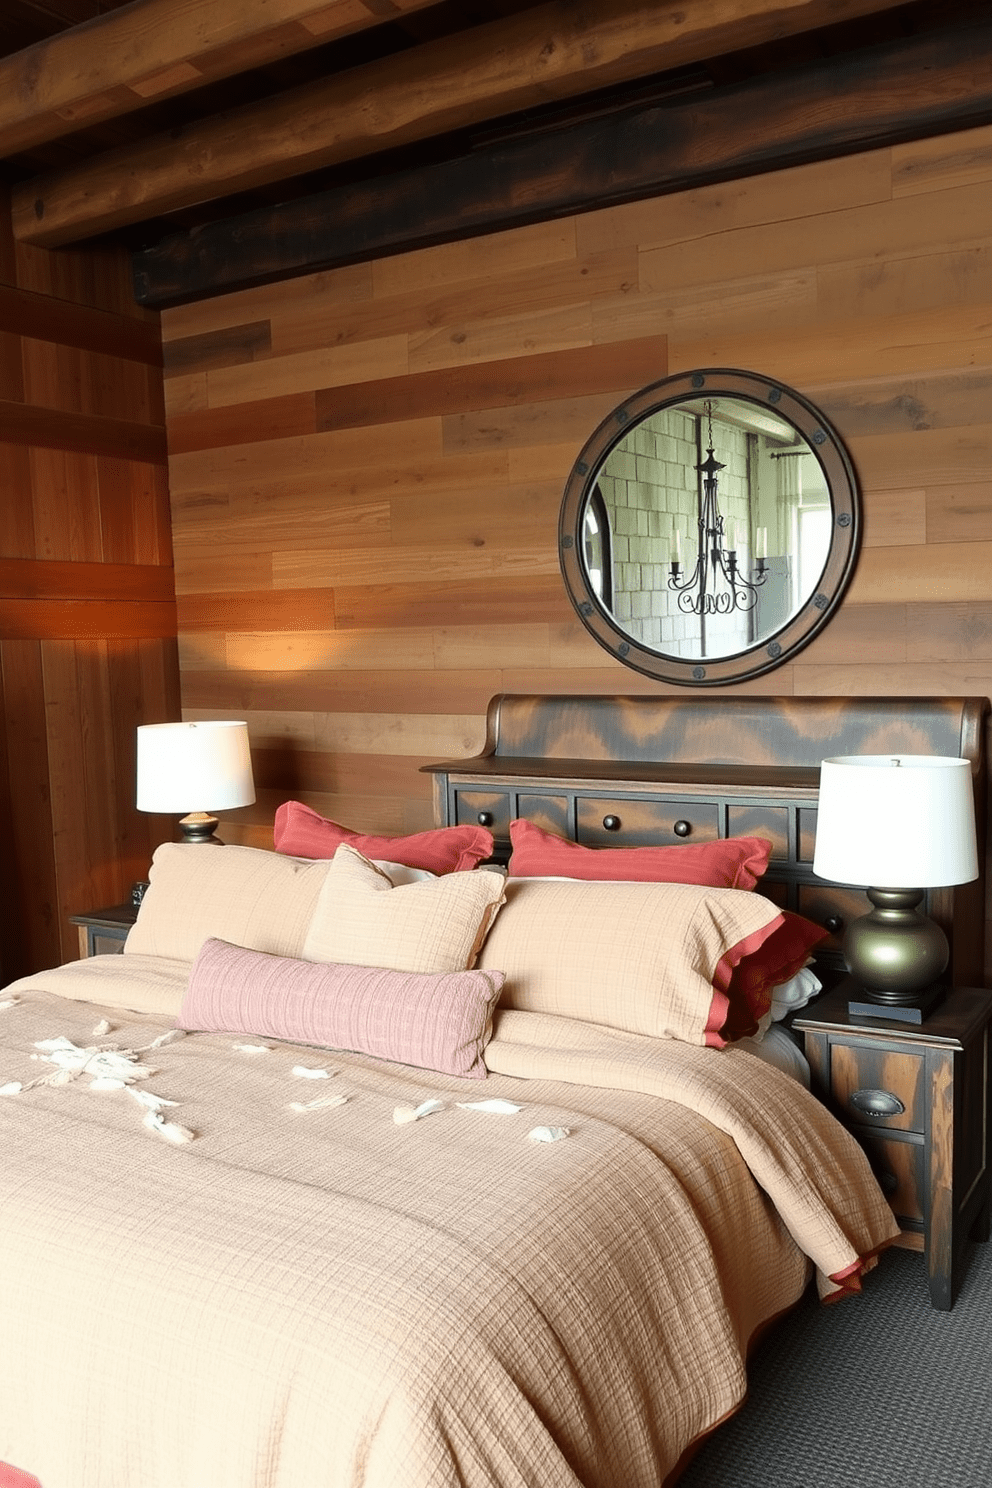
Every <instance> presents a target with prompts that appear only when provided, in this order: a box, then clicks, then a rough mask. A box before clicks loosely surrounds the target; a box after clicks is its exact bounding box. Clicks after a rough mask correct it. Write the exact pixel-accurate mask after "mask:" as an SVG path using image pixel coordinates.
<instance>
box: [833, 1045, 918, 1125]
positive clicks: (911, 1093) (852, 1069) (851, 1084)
mask: <svg viewBox="0 0 992 1488" xmlns="http://www.w3.org/2000/svg"><path fill="white" fill-rule="evenodd" d="M830 1086H831V1091H832V1093H833V1097H834V1099H835V1100H836V1102H837V1104H838V1106H839V1107H840V1109H841V1110H842V1111H843V1113H844V1118H845V1120H846V1121H848V1122H851V1123H854V1122H856V1123H857V1124H858V1126H859V1127H863V1128H864V1127H867V1128H869V1129H871V1128H876V1127H891V1128H892V1129H894V1130H896V1131H911V1132H923V1131H924V1129H925V1126H926V1060H925V1058H924V1056H923V1055H922V1054H911V1053H906V1052H905V1051H900V1052H898V1053H895V1052H887V1051H886V1050H884V1049H879V1048H877V1047H874V1046H869V1045H859V1044H849V1043H844V1044H834V1045H833V1049H832V1052H831V1058H830Z"/></svg>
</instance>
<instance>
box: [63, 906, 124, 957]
mask: <svg viewBox="0 0 992 1488" xmlns="http://www.w3.org/2000/svg"><path fill="white" fill-rule="evenodd" d="M137 918H138V906H137V905H136V904H114V905H111V907H110V908H109V909H94V910H91V911H90V913H89V914H79V915H70V916H69V923H70V925H78V926H79V954H80V956H81V957H84V956H106V955H113V954H114V953H115V952H118V951H123V949H124V942H125V940H127V932H128V931H129V930H130V928H131V926H132V925H133V924H134V922H135V920H136V919H137Z"/></svg>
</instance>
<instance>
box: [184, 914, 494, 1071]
mask: <svg viewBox="0 0 992 1488" xmlns="http://www.w3.org/2000/svg"><path fill="white" fill-rule="evenodd" d="M503 980H504V977H503V973H502V972H501V971H453V972H408V971H388V970H385V969H384V968H382V967H379V966H342V965H336V964H333V963H330V962H315V961H296V960H293V959H292V958H290V957H288V956H270V955H267V954H266V953H264V952H260V951H249V950H246V949H245V948H244V947H243V946H235V945H230V944H229V943H228V942H227V941H225V940H214V939H211V940H208V941H206V942H205V943H204V946H203V949H202V950H201V951H200V953H199V955H198V956H197V958H196V960H195V961H194V963H193V969H192V971H191V972H190V978H189V984H188V986H187V988H186V993H185V996H184V998H183V1002H182V1007H181V1008H180V1010H179V1017H178V1018H177V1020H176V1021H177V1024H178V1026H179V1027H180V1028H185V1029H189V1030H190V1031H195V1032H199V1033H250V1034H254V1035H255V1036H256V1037H258V1036H260V1037H262V1038H277V1039H286V1040H288V1041H289V1042H290V1043H296V1044H319V1045H322V1046H323V1047H325V1048H331V1049H348V1050H354V1051H355V1052H357V1053H360V1054H371V1055H372V1056H373V1057H374V1058H376V1059H392V1060H395V1061H396V1062H397V1063H398V1064H411V1065H415V1066H416V1067H417V1068H418V1069H430V1070H438V1071H440V1073H442V1074H446V1075H461V1076H464V1077H466V1078H468V1079H473V1080H482V1079H485V1076H486V1067H485V1065H484V1063H483V1061H482V1051H483V1049H484V1048H485V1046H486V1044H487V1043H488V1042H489V1039H490V1036H491V1034H492V1016H493V1007H494V1006H495V1003H496V999H497V998H498V997H499V994H500V991H501V989H502V986H503Z"/></svg>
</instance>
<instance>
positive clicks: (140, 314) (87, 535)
mask: <svg viewBox="0 0 992 1488" xmlns="http://www.w3.org/2000/svg"><path fill="white" fill-rule="evenodd" d="M178 710H179V668H178V656H177V649H176V616H175V593H174V585H173V573H172V542H171V532H170V519H169V502H168V482H167V469H166V448H165V430H164V406H163V396H162V370H161V337H160V331H159V327H158V317H157V316H156V315H153V314H150V313H148V312H145V311H142V310H139V309H138V308H137V307H136V306H135V304H134V302H133V298H132V296H131V292H130V275H129V264H128V261H127V258H126V256H125V255H124V254H123V253H116V252H112V251H109V250H102V249H101V250H96V249H94V250H85V251H84V250H80V251H78V252H77V251H73V252H60V253H49V252H47V251H45V250H44V249H29V248H24V247H17V248H15V246H14V243H13V238H12V236H11V232H10V213H9V206H8V204H7V203H6V202H3V203H0V834H2V837H3V842H4V851H3V853H2V854H0V890H2V892H0V982H3V981H7V980H10V979H11V978H13V977H15V976H18V975H22V974H24V973H27V972H29V971H35V970H39V969H42V968H44V967H47V966H52V965H56V964H58V963H59V962H60V961H63V960H69V959H72V958H73V957H74V956H75V955H76V954H77V947H78V937H77V931H76V929H75V927H74V926H72V925H70V924H69V921H68V916H69V915H70V914H74V913H79V912H82V911H85V910H89V909H95V908H98V907H100V906H102V905H106V904H115V903H119V902H120V901H121V900H122V899H123V898H124V897H125V896H126V893H127V891H128V890H129V888H130V885H131V883H132V882H133V881H134V880H135V879H138V878H143V877H144V876H145V875H146V873H147V868H148V860H149V855H150V852H151V849H152V847H153V846H154V845H155V843H157V842H159V841H161V840H162V839H163V837H165V836H167V835H169V830H170V827H169V824H163V822H162V821H161V820H160V819H158V818H153V817H144V816H142V815H140V814H139V813H138V812H137V811H136V809H135V806H134V730H135V727H136V725H137V724H138V723H142V722H157V721H161V720H165V719H168V718H176V717H178V716H179V711H178ZM163 825H164V828H165V829H164V830H163Z"/></svg>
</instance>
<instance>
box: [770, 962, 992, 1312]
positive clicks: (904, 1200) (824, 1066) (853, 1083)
mask: <svg viewBox="0 0 992 1488" xmlns="http://www.w3.org/2000/svg"><path fill="white" fill-rule="evenodd" d="M857 990H858V989H857V988H856V987H855V986H854V984H853V983H852V982H851V981H850V979H845V981H843V982H841V983H840V984H839V985H838V986H837V987H835V988H834V989H833V990H832V991H831V992H828V993H827V994H826V995H825V996H823V997H820V998H818V999H817V1000H816V1002H815V1003H812V1004H811V1005H810V1007H809V1008H807V1009H806V1011H805V1012H804V1013H801V1014H800V1016H799V1017H798V1018H796V1020H795V1022H794V1023H793V1027H794V1028H796V1029H797V1030H799V1031H800V1032H801V1033H802V1035H803V1038H804V1040H805V1044H806V1057H807V1059H808V1060H809V1062H810V1065H811V1067H812V1071H813V1089H814V1091H815V1092H816V1094H817V1095H818V1096H820V1098H821V1099H822V1100H824V1101H825V1102H826V1104H827V1105H829V1106H830V1107H831V1108H832V1109H833V1111H834V1114H835V1115H836V1116H838V1117H839V1119H840V1120H841V1121H842V1122H843V1123H844V1125H845V1126H846V1127H848V1129H849V1130H850V1131H851V1132H852V1133H853V1135H854V1136H855V1137H856V1138H857V1139H858V1141H859V1142H860V1143H861V1145H862V1146H863V1147H864V1149H865V1151H866V1152H867V1154H868V1157H869V1159H870V1161H871V1164H872V1167H873V1169H874V1170H875V1174H876V1176H877V1178H878V1180H879V1183H880V1184H881V1187H882V1189H883V1190H884V1192H885V1194H886V1196H887V1197H888V1200H889V1203H890V1204H891V1205H892V1209H893V1212H894V1213H895V1216H896V1218H897V1219H898V1221H899V1224H900V1227H901V1229H902V1236H901V1237H900V1240H899V1241H897V1242H896V1243H897V1244H903V1245H906V1246H908V1247H909V1248H910V1249H913V1250H920V1251H922V1252H923V1253H924V1254H925V1256H926V1262H927V1271H928V1274H929V1279H930V1299H931V1302H932V1304H933V1306H934V1307H937V1308H940V1309H942V1310H944V1311H947V1310H949V1309H950V1308H951V1307H953V1306H954V1299H955V1297H956V1296H957V1292H958V1288H959V1286H960V1283H961V1277H962V1275H963V1271H964V1249H965V1245H966V1243H967V1241H968V1239H969V1238H972V1239H975V1240H988V1238H989V1197H990V1174H989V1167H988V1150H987V1149H988V1134H989V1118H990V1115H992V1110H990V1087H989V1024H990V1022H992V992H987V991H985V990H984V989H982V988H979V987H957V988H955V989H954V990H953V991H951V992H949V993H948V995H947V998H946V999H945V1001H944V1002H942V1003H940V1004H939V1005H938V1006H937V1007H936V1008H935V1009H934V1011H933V1012H932V1013H931V1015H930V1017H929V1018H927V1020H926V1022H924V1023H919V1024H906V1023H899V1022H896V1021H894V1020H890V1019H886V1018H885V1017H884V1016H883V1017H879V1018H875V1017H858V1018H854V1017H852V1016H851V1015H850V1014H849V1012H848V1001H849V999H851V998H852V996H853V997H855V1000H858V1001H862V1000H863V999H862V998H859V997H857V996H856V994H857ZM879 1011H880V1012H884V1010H883V1009H881V1008H880V1009H879Z"/></svg>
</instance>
